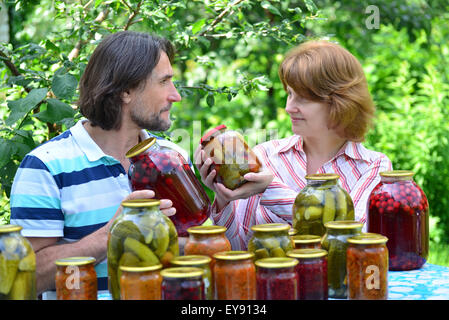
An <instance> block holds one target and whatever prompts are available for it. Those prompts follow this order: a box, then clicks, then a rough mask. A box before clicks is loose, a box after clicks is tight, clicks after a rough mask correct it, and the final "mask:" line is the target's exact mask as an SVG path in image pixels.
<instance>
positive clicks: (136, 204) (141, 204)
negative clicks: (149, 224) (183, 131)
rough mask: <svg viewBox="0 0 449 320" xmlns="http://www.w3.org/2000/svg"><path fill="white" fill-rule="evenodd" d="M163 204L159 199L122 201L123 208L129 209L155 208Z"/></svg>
mask: <svg viewBox="0 0 449 320" xmlns="http://www.w3.org/2000/svg"><path fill="white" fill-rule="evenodd" d="M160 204H161V201H160V200H157V199H131V200H124V201H122V206H123V207H127V208H148V207H155V206H159V205H160Z"/></svg>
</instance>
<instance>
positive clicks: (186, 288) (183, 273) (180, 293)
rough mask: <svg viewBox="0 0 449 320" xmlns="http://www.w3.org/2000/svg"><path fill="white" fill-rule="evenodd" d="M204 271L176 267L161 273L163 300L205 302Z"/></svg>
mask: <svg viewBox="0 0 449 320" xmlns="http://www.w3.org/2000/svg"><path fill="white" fill-rule="evenodd" d="M203 275H204V271H203V270H202V269H200V268H195V267H175V268H167V269H164V270H162V271H161V276H162V287H161V289H162V300H204V281H203Z"/></svg>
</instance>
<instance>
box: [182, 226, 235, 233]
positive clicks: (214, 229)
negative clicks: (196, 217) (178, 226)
mask: <svg viewBox="0 0 449 320" xmlns="http://www.w3.org/2000/svg"><path fill="white" fill-rule="evenodd" d="M226 230H227V228H226V227H225V226H195V227H190V228H188V229H187V232H188V233H189V234H218V233H223V232H226Z"/></svg>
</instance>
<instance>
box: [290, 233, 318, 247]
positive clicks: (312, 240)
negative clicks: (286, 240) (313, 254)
mask: <svg viewBox="0 0 449 320" xmlns="http://www.w3.org/2000/svg"><path fill="white" fill-rule="evenodd" d="M292 240H293V245H294V248H295V249H321V237H320V236H317V235H313V234H300V235H296V236H293V237H292Z"/></svg>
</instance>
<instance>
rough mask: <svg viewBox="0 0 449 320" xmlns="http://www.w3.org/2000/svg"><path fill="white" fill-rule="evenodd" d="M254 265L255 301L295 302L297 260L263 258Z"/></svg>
mask: <svg viewBox="0 0 449 320" xmlns="http://www.w3.org/2000/svg"><path fill="white" fill-rule="evenodd" d="M255 264H256V282H257V288H256V292H257V300H297V298H298V274H297V273H296V270H295V266H296V265H297V264H298V261H297V260H295V259H293V258H288V257H283V258H264V259H259V260H257V261H256V262H255Z"/></svg>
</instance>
